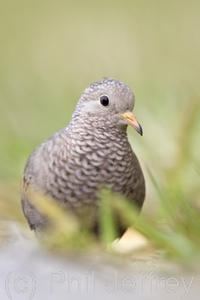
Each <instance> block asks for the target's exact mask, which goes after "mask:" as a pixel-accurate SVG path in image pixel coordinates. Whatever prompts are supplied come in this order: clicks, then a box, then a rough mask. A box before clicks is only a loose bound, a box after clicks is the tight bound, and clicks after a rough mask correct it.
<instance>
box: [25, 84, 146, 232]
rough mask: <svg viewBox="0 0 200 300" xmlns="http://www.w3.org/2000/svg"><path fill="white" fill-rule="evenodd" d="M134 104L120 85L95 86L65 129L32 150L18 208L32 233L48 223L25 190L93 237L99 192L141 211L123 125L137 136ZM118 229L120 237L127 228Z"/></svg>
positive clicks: (139, 183) (139, 185) (137, 173)
mask: <svg viewBox="0 0 200 300" xmlns="http://www.w3.org/2000/svg"><path fill="white" fill-rule="evenodd" d="M134 103H135V97H134V94H133V92H132V91H131V90H130V88H129V87H128V86H126V85H125V84H124V83H122V82H120V81H117V80H115V79H111V78H105V79H103V80H101V81H98V82H95V83H93V84H91V85H90V86H89V87H88V88H86V89H85V91H84V92H83V94H82V96H81V98H80V100H79V102H78V104H77V107H76V110H75V112H74V114H73V115H72V119H71V122H70V123H69V125H68V126H67V127H65V128H63V129H61V130H60V131H59V132H57V133H55V134H54V135H52V136H51V137H50V138H49V139H47V140H46V141H45V142H43V143H42V144H41V145H40V146H39V147H37V148H36V149H35V151H34V152H33V153H32V154H31V156H30V157H29V159H28V162H27V164H26V167H25V171H24V176H23V180H22V185H21V200H22V207H23V211H24V214H25V216H26V218H27V220H28V223H29V225H30V227H31V229H34V230H36V231H37V230H40V229H42V228H44V227H45V226H46V224H47V219H46V217H45V216H44V215H42V214H41V213H39V211H38V210H37V209H36V208H35V207H34V205H33V203H32V202H31V199H30V196H28V190H29V189H30V188H31V189H32V190H33V191H40V192H41V193H42V194H44V195H49V196H50V197H51V198H53V199H55V201H56V202H57V203H58V204H59V205H60V206H61V207H62V208H63V209H66V210H67V211H68V213H72V214H75V215H76V216H78V218H79V220H80V223H81V224H82V226H83V227H89V228H90V229H91V230H93V231H94V232H95V233H96V234H98V233H99V223H98V208H99V205H100V199H99V197H98V190H99V187H100V186H107V187H109V188H111V190H113V191H115V192H118V193H121V194H122V195H123V196H125V197H126V198H127V199H128V200H129V201H130V202H133V203H135V204H136V205H137V206H138V208H141V207H142V204H143V202H144V198H145V181H144V177H143V173H142V170H141V167H140V164H139V162H138V159H137V157H136V155H135V154H134V152H133V151H132V149H131V146H130V144H129V142H128V139H127V125H128V124H129V125H131V126H132V127H133V128H135V130H136V131H137V132H138V133H139V134H140V135H142V128H141V126H140V124H139V123H138V121H137V119H136V118H135V116H134V115H133V114H132V112H131V111H132V110H133V107H134ZM117 226H118V234H119V235H122V234H123V233H124V232H125V230H126V228H124V225H123V224H121V222H120V219H118V224H117Z"/></svg>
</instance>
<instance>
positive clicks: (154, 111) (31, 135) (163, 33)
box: [0, 0, 200, 226]
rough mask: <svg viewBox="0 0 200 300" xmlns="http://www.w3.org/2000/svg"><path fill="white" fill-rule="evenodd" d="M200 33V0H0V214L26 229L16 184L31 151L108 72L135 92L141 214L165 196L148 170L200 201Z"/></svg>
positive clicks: (133, 136)
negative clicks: (142, 178) (143, 182)
mask: <svg viewBox="0 0 200 300" xmlns="http://www.w3.org/2000/svg"><path fill="white" fill-rule="evenodd" d="M199 30H200V4H199V1H198V0H191V1H186V0H181V1H180V0H177V1H172V0H168V1H159V0H152V1H147V0H143V1H139V0H135V1H130V0H124V1H113V0H106V1H105V0H101V1H91V0H86V1H82V2H81V1H77V0H75V1H64V0H58V1H53V0H48V1H47V0H43V1H39V0H33V1H27V0H26V1H25V0H18V1H9V0H1V10H0V179H1V180H0V219H11V220H18V221H20V222H22V223H23V224H25V226H27V224H26V221H25V219H24V217H23V215H22V212H21V206H20V197H19V184H20V180H21V176H22V173H23V169H24V166H25V163H26V160H27V158H28V156H29V154H30V153H31V152H32V151H33V150H34V148H35V147H36V146H37V145H38V144H40V143H41V142H42V141H43V140H44V139H46V138H47V137H49V136H50V135H51V134H53V133H54V132H56V131H58V130H59V129H61V128H62V127H64V126H66V125H67V124H68V123H69V121H70V118H71V115H72V113H73V111H74V109H75V106H76V103H77V101H78V99H79V97H80V95H81V93H82V91H83V90H84V89H85V88H86V87H87V86H88V85H89V84H90V83H92V82H93V81H97V80H100V79H101V78H102V77H104V76H106V77H113V78H116V79H118V80H121V81H123V82H125V83H126V84H127V85H129V86H130V88H131V89H132V90H133V91H134V93H135V96H136V105H135V110H134V113H135V115H136V116H137V118H138V120H139V122H140V123H141V125H142V127H143V131H144V135H143V137H142V138H141V137H140V136H139V135H138V134H137V133H136V132H135V131H133V130H132V129H131V128H129V139H130V142H131V144H132V147H133V149H134V151H135V152H136V154H137V156H138V158H139V160H140V161H141V164H142V166H143V169H144V172H145V177H146V182H147V197H146V203H145V205H144V212H146V213H154V212H155V210H156V209H157V205H158V201H157V200H158V198H159V197H158V194H157V193H156V191H155V189H154V187H153V184H152V181H151V180H150V177H149V175H148V170H150V172H151V173H152V174H153V177H154V178H155V180H156V182H157V183H158V184H161V185H162V186H167V187H168V186H172V187H174V186H175V188H177V187H178V189H179V190H181V192H183V193H184V194H185V195H187V199H188V201H189V202H192V203H193V202H195V203H197V206H198V200H199V195H200V184H199V180H200V176H199V173H200V167H199V149H200V139H199V130H200V118H199V112H200V110H199V109H200V84H199V82H200V59H199V56H200V33H199ZM195 205H196V204H195Z"/></svg>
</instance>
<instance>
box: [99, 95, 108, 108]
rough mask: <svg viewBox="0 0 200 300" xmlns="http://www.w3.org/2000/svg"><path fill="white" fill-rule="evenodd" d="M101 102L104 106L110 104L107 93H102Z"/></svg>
mask: <svg viewBox="0 0 200 300" xmlns="http://www.w3.org/2000/svg"><path fill="white" fill-rule="evenodd" d="M100 103H101V104H102V105H103V106H108V105H109V98H108V96H107V95H101V96H100Z"/></svg>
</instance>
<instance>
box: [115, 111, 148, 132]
mask: <svg viewBox="0 0 200 300" xmlns="http://www.w3.org/2000/svg"><path fill="white" fill-rule="evenodd" d="M119 115H120V116H121V117H122V118H123V119H124V120H125V121H126V123H127V124H129V125H131V126H132V127H133V128H134V129H135V130H136V131H137V132H138V133H139V134H140V135H142V133H143V132H142V127H141V125H140V123H139V122H138V121H137V119H136V117H135V116H134V114H133V113H132V112H131V111H126V112H125V113H123V114H119Z"/></svg>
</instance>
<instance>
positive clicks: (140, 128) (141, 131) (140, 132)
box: [138, 124, 143, 136]
mask: <svg viewBox="0 0 200 300" xmlns="http://www.w3.org/2000/svg"><path fill="white" fill-rule="evenodd" d="M138 133H139V134H140V135H141V136H143V130H142V126H141V125H140V124H139V130H138Z"/></svg>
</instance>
